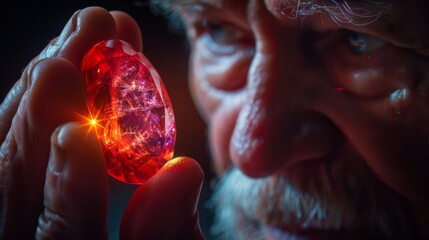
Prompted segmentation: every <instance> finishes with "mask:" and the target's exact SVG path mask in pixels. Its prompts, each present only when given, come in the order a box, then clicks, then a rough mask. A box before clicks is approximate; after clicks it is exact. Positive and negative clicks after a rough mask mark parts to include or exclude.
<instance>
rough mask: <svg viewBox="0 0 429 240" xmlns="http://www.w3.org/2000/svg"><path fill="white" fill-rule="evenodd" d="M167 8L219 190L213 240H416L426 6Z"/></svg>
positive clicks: (421, 187) (426, 170)
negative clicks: (182, 37)
mask: <svg viewBox="0 0 429 240" xmlns="http://www.w3.org/2000/svg"><path fill="white" fill-rule="evenodd" d="M172 2H175V1H172ZM176 2H178V3H177V5H176V6H175V7H177V10H178V12H179V13H180V15H181V16H182V18H183V20H184V23H185V26H186V28H187V32H188V37H189V40H190V43H191V49H192V52H191V67H192V68H191V75H190V85H191V89H192V91H193V94H194V98H195V102H196V103H197V105H198V107H199V109H200V111H201V113H202V115H203V117H204V118H205V120H206V122H207V124H208V127H209V140H210V143H211V149H212V153H213V158H214V166H215V169H216V170H217V172H218V173H219V175H220V176H222V179H223V180H222V181H221V184H220V187H219V188H218V192H217V195H216V196H217V197H215V201H218V204H219V205H220V210H219V213H218V218H219V224H218V225H217V226H216V227H217V231H218V233H219V234H221V235H222V234H223V235H224V236H226V237H234V238H240V237H241V238H243V239H249V238H252V239H253V238H256V239H258V238H260V239H265V238H266V239H301V238H302V239H305V238H309V239H351V238H356V239H368V238H389V239H390V238H399V239H403V238H407V239H408V238H413V237H418V236H419V234H421V235H423V234H425V233H424V229H425V226H426V225H425V223H426V224H427V219H425V216H427V213H428V209H427V206H426V205H427V204H426V203H427V201H428V199H429V198H428V195H429V187H428V185H427V184H426V183H427V182H428V180H429V158H428V157H429V146H428V143H429V138H428V136H429V135H428V134H429V129H428V127H426V126H427V124H425V123H426V121H427V118H428V113H429V106H428V104H429V95H428V94H429V75H428V72H427V69H429V68H428V63H429V62H428V60H427V57H426V54H429V49H428V43H429V28H428V27H427V23H428V22H429V19H428V15H427V14H426V13H427V11H428V10H429V7H428V3H426V2H427V1H425V0H421V1H420V0H414V1H409V0H407V1H405V0H404V1H382V0H371V1H370V0H357V1H352V0H343V1H334V0H308V1H302V0H301V1H298V0H265V1H263V0H254V1H253V0H249V1H227V0H225V1H222V0H217V1H216V0H201V1H188V0H187V1H176ZM175 4H176V3H173V5H175ZM288 237H289V238H288Z"/></svg>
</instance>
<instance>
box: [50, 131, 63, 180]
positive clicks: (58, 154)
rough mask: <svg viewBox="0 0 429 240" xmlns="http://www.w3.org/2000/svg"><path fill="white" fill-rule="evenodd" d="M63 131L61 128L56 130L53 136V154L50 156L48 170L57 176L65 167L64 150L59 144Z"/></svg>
mask: <svg viewBox="0 0 429 240" xmlns="http://www.w3.org/2000/svg"><path fill="white" fill-rule="evenodd" d="M61 129H62V128H61V127H58V128H56V129H55V131H54V132H53V133H52V135H51V152H50V156H49V164H48V169H49V171H50V172H51V173H52V174H53V175H55V176H59V175H60V174H61V172H62V171H63V170H64V167H65V157H64V150H63V149H61V147H60V145H59V143H58V138H59V135H60V134H61Z"/></svg>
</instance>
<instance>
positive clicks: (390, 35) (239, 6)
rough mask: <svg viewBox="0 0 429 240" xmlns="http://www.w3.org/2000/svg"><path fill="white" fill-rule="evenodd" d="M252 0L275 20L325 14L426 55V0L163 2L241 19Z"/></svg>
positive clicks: (428, 5)
mask: <svg viewBox="0 0 429 240" xmlns="http://www.w3.org/2000/svg"><path fill="white" fill-rule="evenodd" d="M256 1H263V2H264V3H265V4H264V5H262V6H265V7H266V8H267V9H268V10H269V11H270V12H271V13H272V15H273V16H275V17H277V18H278V19H279V20H285V21H286V20H290V19H293V18H294V17H296V16H300V15H301V16H304V17H306V19H307V16H316V17H320V16H327V15H329V17H331V18H332V19H333V20H334V21H336V22H335V23H336V24H337V25H339V26H340V27H344V28H348V29H351V30H356V31H360V32H364V33H368V34H372V35H375V36H377V37H381V38H383V39H385V40H388V41H390V42H392V43H393V44H395V45H398V46H400V47H404V48H410V49H414V50H416V51H418V52H420V53H422V54H424V55H429V28H428V27H427V26H429V14H427V13H428V12H429V1H428V0H167V2H169V3H170V4H173V5H189V4H190V5H193V4H195V5H204V6H206V7H209V8H211V9H213V10H220V11H227V12H234V13H233V15H235V14H236V15H235V16H242V17H246V16H247V17H248V16H249V12H251V10H252V7H254V6H256V5H258V6H261V4H252V3H254V2H256ZM356 19H357V20H358V21H357V22H353V21H349V20H356ZM318 21H319V20H318Z"/></svg>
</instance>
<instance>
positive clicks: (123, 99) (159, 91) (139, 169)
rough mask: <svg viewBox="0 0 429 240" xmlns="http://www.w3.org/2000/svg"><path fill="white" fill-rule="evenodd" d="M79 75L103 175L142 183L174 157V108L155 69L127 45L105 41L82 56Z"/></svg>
mask: <svg viewBox="0 0 429 240" xmlns="http://www.w3.org/2000/svg"><path fill="white" fill-rule="evenodd" d="M82 76H83V78H84V79H85V82H86V92H87V105H88V109H89V113H90V116H91V117H90V118H88V121H89V124H91V126H94V127H95V128H96V131H97V135H98V137H99V139H100V142H101V145H102V147H103V151H104V155H105V158H106V162H107V171H108V173H109V174H110V175H111V176H112V177H114V178H116V179H117V180H120V181H123V182H127V183H133V184H141V183H144V182H146V181H147V180H148V179H149V178H150V177H151V176H153V175H154V174H155V173H156V172H158V170H159V169H160V168H161V167H162V166H163V165H164V164H165V163H166V162H167V161H168V160H170V159H171V158H172V157H173V151H174V145H175V139H176V124H175V121H174V114H173V108H172V106H171V102H170V98H169V96H168V94H167V91H166V89H165V87H164V84H163V83H162V81H161V78H160V77H159V75H158V73H157V72H156V71H155V68H154V67H153V66H152V64H151V63H150V62H149V61H148V60H147V59H146V57H145V56H144V55H143V54H142V53H140V52H136V51H135V50H133V48H132V47H131V46H130V45H129V44H128V43H126V42H124V41H121V40H108V41H103V42H100V43H98V44H96V45H95V46H94V47H93V48H92V49H90V50H89V51H88V53H87V54H86V55H85V58H84V59H83V62H82Z"/></svg>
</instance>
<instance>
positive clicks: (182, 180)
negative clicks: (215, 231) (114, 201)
mask: <svg viewBox="0 0 429 240" xmlns="http://www.w3.org/2000/svg"><path fill="white" fill-rule="evenodd" d="M111 38H120V39H123V40H125V41H127V42H129V43H130V44H131V45H133V46H134V48H135V49H136V50H140V51H141V50H142V44H141V42H142V39H141V34H140V30H139V27H138V25H137V23H136V22H135V21H134V20H133V19H132V18H131V17H130V16H128V15H126V14H125V13H122V12H110V13H109V12H107V11H106V10H104V9H102V8H97V7H91V8H86V9H83V10H81V11H78V12H76V13H75V14H74V15H73V16H72V18H71V19H70V20H69V22H68V23H67V25H66V26H65V28H64V30H63V32H62V33H61V35H60V36H59V37H58V38H56V39H54V40H53V41H51V43H49V45H48V46H47V47H46V48H45V49H44V50H43V51H42V52H41V53H40V54H39V55H38V56H37V57H35V58H34V59H33V60H32V61H31V62H30V64H29V65H28V66H27V67H26V68H25V70H24V72H23V74H22V76H21V78H20V79H19V80H18V81H17V83H16V84H15V86H14V87H13V88H12V89H11V90H10V92H9V94H8V96H7V97H6V98H5V100H4V101H3V103H2V104H1V105H0V141H1V148H0V190H1V192H0V193H1V197H0V204H1V206H0V239H34V238H36V239H106V238H107V231H106V218H107V206H108V204H107V202H108V181H107V180H108V179H107V175H106V166H105V161H104V157H103V154H102V150H101V147H100V145H99V143H98V140H97V137H96V135H95V133H94V132H93V131H92V130H91V129H90V128H88V126H85V125H84V124H83V123H82V119H81V117H80V116H81V115H85V114H86V103H85V87H84V82H83V80H82V79H81V77H80V71H79V69H80V64H81V61H82V58H83V56H84V54H85V53H86V52H87V51H88V49H89V48H91V47H92V46H93V45H94V44H95V43H97V42H99V41H101V40H106V39H111ZM202 179H203V172H202V170H201V168H200V167H199V165H198V164H197V163H196V162H195V161H194V160H192V159H189V158H177V159H174V160H172V161H170V162H169V163H167V164H166V166H165V167H164V168H163V169H162V170H161V171H160V172H159V173H158V174H157V175H155V176H154V177H152V178H151V179H150V180H149V181H148V182H147V183H145V184H144V185H142V186H140V187H139V188H138V189H137V190H136V192H135V194H134V196H133V197H132V199H131V201H130V203H129V205H128V207H127V210H126V212H125V214H124V217H123V219H122V224H121V238H122V239H134V238H139V239H154V238H157V239H202V238H203V236H202V233H201V231H200V229H199V226H198V215H197V212H196V204H197V202H198V198H199V193H200V190H201V184H202Z"/></svg>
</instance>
